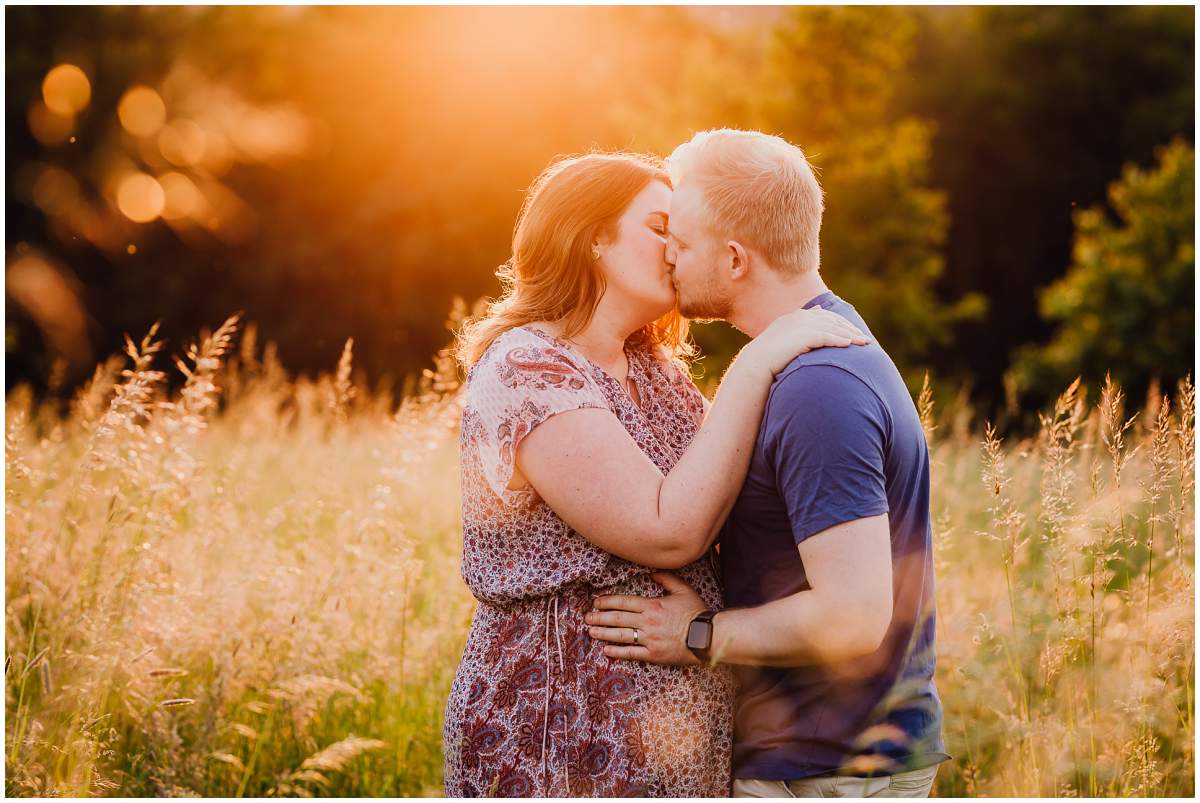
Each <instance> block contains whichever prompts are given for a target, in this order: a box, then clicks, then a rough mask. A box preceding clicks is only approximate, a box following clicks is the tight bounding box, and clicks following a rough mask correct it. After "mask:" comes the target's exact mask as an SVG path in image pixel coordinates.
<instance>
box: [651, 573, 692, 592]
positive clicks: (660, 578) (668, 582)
mask: <svg viewBox="0 0 1200 803" xmlns="http://www.w3.org/2000/svg"><path fill="white" fill-rule="evenodd" d="M650 576H651V577H652V578H653V579H654V582H656V583H658V584H659V585H660V586H662V587H663V588H665V589H666V590H667V593H668V594H679V593H681V592H688V591H691V590H692V587H691V586H690V585H688V584H687V583H685V582H683V581H682V580H680V579H679V577H678V576H677V575H674V574H671V572H655V573H654V574H652V575H650Z"/></svg>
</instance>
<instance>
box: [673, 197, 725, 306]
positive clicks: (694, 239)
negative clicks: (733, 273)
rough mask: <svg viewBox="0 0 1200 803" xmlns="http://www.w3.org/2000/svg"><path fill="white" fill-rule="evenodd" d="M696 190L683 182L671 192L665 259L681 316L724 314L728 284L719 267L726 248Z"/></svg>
mask: <svg viewBox="0 0 1200 803" xmlns="http://www.w3.org/2000/svg"><path fill="white" fill-rule="evenodd" d="M707 218H708V211H707V209H706V207H705V204H704V199H703V197H701V195H700V193H699V192H698V191H696V190H693V189H691V188H689V187H688V185H687V183H686V182H685V183H684V184H683V185H682V186H681V187H679V188H678V189H676V190H675V192H674V194H673V195H672V196H671V216H670V220H669V223H668V226H669V228H670V236H669V237H668V238H667V255H666V256H667V263H668V264H670V265H671V266H672V281H673V282H674V284H675V292H676V294H677V296H678V303H679V312H680V314H682V315H683V316H684V317H685V318H710V319H711V318H727V317H728V316H729V314H730V312H731V311H732V307H733V304H732V301H731V299H730V288H729V287H728V285H727V282H726V280H725V279H724V278H723V277H724V271H723V270H722V263H723V261H724V260H723V257H724V256H725V252H726V249H725V247H724V243H723V240H722V238H720V237H718V236H717V235H716V234H714V233H713V230H712V226H711V225H710V223H711V221H709V220H708V219H707Z"/></svg>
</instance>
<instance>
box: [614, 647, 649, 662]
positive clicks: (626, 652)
mask: <svg viewBox="0 0 1200 803" xmlns="http://www.w3.org/2000/svg"><path fill="white" fill-rule="evenodd" d="M604 654H605V655H607V656H608V657H609V658H624V659H625V660H627V661H649V660H650V650H649V649H647V648H646V647H618V646H616V645H614V644H607V645H605V647H604Z"/></svg>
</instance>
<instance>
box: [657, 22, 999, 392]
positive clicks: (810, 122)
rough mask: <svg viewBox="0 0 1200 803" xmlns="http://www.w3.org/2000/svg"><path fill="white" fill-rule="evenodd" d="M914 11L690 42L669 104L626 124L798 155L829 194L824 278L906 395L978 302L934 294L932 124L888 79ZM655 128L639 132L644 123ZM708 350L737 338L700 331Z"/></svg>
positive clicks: (940, 206)
mask: <svg viewBox="0 0 1200 803" xmlns="http://www.w3.org/2000/svg"><path fill="white" fill-rule="evenodd" d="M916 31H917V26H916V22H915V19H914V16H913V12H911V11H910V10H907V9H899V8H889V9H880V8H870V9H867V8H805V9H795V10H792V11H791V12H789V13H788V14H787V16H786V17H785V18H784V19H782V20H780V21H779V23H778V24H777V26H776V27H775V28H774V31H773V32H772V33H771V34H770V35H769V36H768V37H766V41H763V39H764V37H763V36H762V34H761V33H759V32H756V31H752V32H749V33H747V34H745V35H744V36H743V37H741V38H740V39H738V40H736V41H734V40H732V39H728V38H727V39H724V40H721V41H713V40H711V39H699V40H697V41H695V42H694V43H693V45H692V47H691V48H690V49H689V51H688V58H687V59H686V60H685V62H684V63H683V64H682V65H681V73H682V74H683V75H686V76H688V78H687V80H686V81H685V82H683V83H682V84H681V85H680V86H678V87H675V88H674V89H675V92H674V94H673V95H670V96H662V97H654V98H651V103H650V104H649V105H648V107H647V108H646V109H645V110H644V113H643V115H642V116H641V117H640V118H637V119H636V122H637V125H638V126H640V127H641V128H642V130H653V131H655V136H654V137H653V138H652V143H653V147H655V148H657V149H660V150H664V151H669V150H670V148H671V147H673V146H674V144H677V143H678V142H680V141H682V140H684V139H686V138H687V137H688V136H690V135H691V133H692V132H693V131H695V130H699V129H703V128H708V127H716V126H735V127H743V128H756V129H761V130H764V131H768V132H771V133H776V134H779V135H781V136H783V137H784V138H786V139H788V140H789V141H791V142H793V143H796V144H797V145H799V146H800V147H801V148H803V149H804V151H805V153H806V155H807V156H808V157H809V159H810V161H811V162H812V163H813V164H814V166H815V167H816V168H817V172H818V177H819V180H820V181H821V184H822V187H823V189H824V190H825V194H826V212H825V219H824V222H823V226H822V233H821V265H822V267H821V272H822V275H823V276H824V277H825V280H826V282H827V283H829V285H830V287H831V288H832V289H833V290H834V291H835V292H837V293H839V294H841V295H842V296H843V297H845V298H846V299H847V300H849V301H850V302H851V303H853V304H854V305H855V306H856V307H857V308H858V310H859V312H861V313H862V315H863V317H864V318H865V319H866V321H867V322H868V324H869V325H870V326H871V328H872V331H873V332H874V333H875V335H876V336H877V337H878V338H879V339H880V341H881V342H882V343H883V345H884V346H885V347H886V348H887V349H888V351H889V352H890V353H891V354H892V356H893V357H894V358H895V359H896V361H897V363H898V364H900V365H901V366H902V367H903V368H904V370H905V372H906V375H907V378H908V379H909V381H910V383H911V384H912V385H913V388H914V390H916V389H918V388H919V387H920V381H921V377H922V373H923V369H924V362H925V360H926V358H927V356H928V355H929V353H930V351H931V349H934V348H936V347H939V346H946V345H948V344H949V342H950V339H951V336H952V333H953V326H954V324H955V323H956V322H958V321H961V320H963V319H971V318H976V317H978V316H979V315H980V314H982V312H983V310H984V309H985V303H984V299H983V298H982V297H981V296H979V295H974V294H964V295H963V296H961V297H959V298H957V299H954V300H953V301H951V302H949V303H947V302H945V301H943V300H942V299H941V298H939V297H938V296H937V295H936V294H935V292H934V285H935V283H936V281H937V280H938V278H939V276H940V275H941V273H942V271H943V268H944V263H943V260H942V257H941V247H942V245H943V243H944V241H945V237H946V228H947V225H948V220H947V216H946V209H945V206H946V199H945V193H944V192H942V191H940V190H938V189H935V188H933V187H932V186H930V184H929V180H928V179H929V169H928V165H929V159H930V150H929V144H930V137H931V129H930V127H929V125H928V124H927V123H926V122H925V121H924V120H921V119H920V118H917V117H915V116H912V115H906V114H902V113H898V112H897V110H896V104H895V102H894V101H895V97H894V86H895V81H894V77H895V76H896V75H897V74H898V73H900V72H902V71H903V70H904V69H905V68H906V65H907V63H908V61H909V59H910V58H911V56H912V52H913V46H914V36H915V34H916ZM651 120H652V121H653V122H649V121H651ZM697 339H698V340H699V341H700V343H701V345H702V346H703V347H704V348H705V350H706V351H716V352H718V353H719V354H722V353H728V352H729V351H731V350H732V348H733V347H735V346H736V345H737V344H738V343H739V342H740V338H739V337H738V336H737V335H736V333H733V332H732V331H731V330H729V329H728V328H727V327H716V328H708V327H704V328H700V329H699V330H698V331H697Z"/></svg>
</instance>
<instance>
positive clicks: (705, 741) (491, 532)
mask: <svg viewBox="0 0 1200 803" xmlns="http://www.w3.org/2000/svg"><path fill="white" fill-rule="evenodd" d="M627 354H628V357H629V376H630V379H631V380H632V382H633V383H634V384H635V385H636V388H637V392H638V395H639V397H640V400H641V406H640V407H639V406H638V405H636V404H634V403H633V400H632V399H631V398H630V396H629V394H628V393H626V392H625V389H624V388H622V387H621V385H620V384H619V383H618V382H617V381H616V380H615V379H613V378H612V377H611V376H610V375H609V374H608V373H607V372H606V371H604V370H603V369H602V368H600V367H599V366H597V365H595V364H594V363H592V362H590V361H589V360H587V358H585V357H583V356H582V355H581V354H580V353H579V352H578V351H577V350H575V349H573V348H572V347H571V346H569V345H568V344H566V343H565V342H563V341H561V340H559V339H557V338H555V337H553V336H552V335H550V334H549V333H547V332H544V331H543V330H541V329H539V328H537V327H536V326H532V325H529V326H522V327H517V328H515V329H512V330H510V331H508V332H506V333H505V334H503V335H502V336H500V337H499V338H497V339H496V341H495V342H494V343H493V344H492V346H491V347H490V348H489V349H488V351H487V352H486V353H485V354H484V355H483V357H482V358H481V359H480V360H479V362H478V363H476V364H475V366H474V367H473V368H472V369H471V372H470V374H469V376H468V378H467V385H466V390H465V393H466V398H465V406H464V411H463V420H462V435H461V442H460V446H461V456H462V469H461V470H462V500H463V501H462V518H463V558H462V575H463V579H464V580H465V581H466V583H467V585H468V586H469V587H470V589H471V591H472V593H473V594H474V595H475V597H476V599H477V600H478V604H477V606H476V610H475V615H474V619H473V621H472V623H471V630H470V634H469V636H468V637H467V644H466V648H465V650H464V653H463V657H462V663H461V664H460V666H459V668H458V673H457V675H456V676H455V679H454V685H453V688H452V689H451V693H450V698H449V700H448V702H447V704H446V717H445V724H444V731H443V741H444V745H443V746H444V751H445V780H446V794H447V796H455V797H474V796H481V795H496V796H504V797H519V796H537V797H559V796H597V797H623V796H633V797H713V796H715V797H725V796H727V795H728V794H729V754H730V747H731V727H732V725H731V722H732V707H733V697H734V685H733V679H732V675H731V673H730V672H729V671H728V670H727V669H726V668H724V667H715V668H710V667H706V666H688V667H668V666H656V665H652V664H645V663H639V662H633V661H618V660H613V659H610V658H608V657H606V656H605V655H604V653H603V651H602V644H601V643H600V642H598V641H593V640H592V639H591V638H590V637H589V636H588V633H587V626H586V625H585V623H584V615H585V614H586V613H587V612H588V611H589V610H590V609H591V601H592V598H593V597H595V596H598V595H602V594H637V595H641V596H647V597H658V596H662V595H663V590H662V588H661V586H659V585H658V584H657V583H655V582H654V581H653V580H652V579H651V578H650V577H649V573H650V572H652V571H654V569H651V568H648V567H646V566H640V565H638V564H635V563H630V562H629V561H626V560H623V559H621V558H618V557H616V556H615V555H611V554H609V553H608V552H605V551H604V550H603V549H600V548H599V547H597V546H595V545H593V544H591V543H590V542H588V541H587V540H586V539H585V538H584V537H583V536H581V535H580V534H579V533H577V532H575V531H574V530H572V529H571V528H570V527H569V526H568V525H567V524H566V523H565V522H563V520H562V519H560V518H559V517H558V516H557V515H556V514H555V513H554V511H553V510H551V509H550V508H549V506H547V505H546V504H545V503H544V502H542V501H541V499H540V498H539V497H538V496H537V493H536V491H534V490H533V489H532V488H530V487H525V488H522V489H518V490H513V489H510V488H508V487H507V486H508V483H509V481H510V479H511V478H512V474H513V461H514V456H515V454H516V449H517V445H518V444H519V443H520V441H521V438H523V437H524V436H525V435H527V434H529V432H531V431H532V430H533V429H534V427H536V426H537V425H538V424H540V423H541V422H543V421H545V420H546V419H547V418H549V417H550V416H552V415H555V414H556V413H561V412H565V411H568V410H575V409H579V408H588V407H590V408H597V409H603V410H610V411H612V413H613V414H614V415H616V417H617V418H618V420H620V422H621V423H622V424H623V425H624V427H625V429H626V430H627V431H628V432H629V434H630V435H631V436H632V437H633V439H634V440H635V441H636V442H637V444H638V445H639V446H640V447H641V448H642V450H643V451H644V452H645V453H646V454H647V455H648V456H649V457H650V459H651V460H653V461H654V463H655V464H656V465H657V466H658V467H659V469H661V470H662V471H663V472H664V473H665V472H667V471H669V470H670V469H671V467H672V466H673V465H674V464H675V462H676V461H677V460H678V459H679V457H680V456H681V455H682V454H683V452H684V450H685V449H686V448H687V446H688V444H689V443H690V442H691V440H692V438H693V437H694V436H695V434H696V431H697V429H698V428H699V425H700V422H701V419H702V418H703V415H704V407H705V401H704V398H703V396H701V394H700V392H699V391H698V390H697V389H696V387H695V385H693V384H692V382H691V381H690V379H689V378H688V377H687V376H686V375H685V373H684V372H683V371H682V370H681V369H680V368H679V367H678V366H676V365H674V364H673V363H670V362H667V361H664V360H660V359H657V358H656V357H655V356H653V355H652V354H650V353H649V352H648V351H643V350H636V349H629V350H627ZM613 503H614V504H619V503H620V501H619V500H613ZM678 573H679V575H680V576H681V577H682V578H683V579H684V580H685V581H686V582H687V583H688V584H690V585H691V586H692V587H693V588H694V589H696V591H697V592H698V593H699V594H700V596H701V597H703V599H704V601H705V602H706V603H707V604H708V605H709V606H710V607H712V608H714V609H716V608H719V607H720V606H721V602H722V599H721V597H722V594H721V587H720V584H719V581H718V578H717V570H716V567H715V562H714V561H713V559H712V556H711V555H709V556H706V557H705V558H704V559H702V560H700V561H697V562H695V563H692V564H690V565H688V566H685V567H684V568H682V569H680V570H679V572H678Z"/></svg>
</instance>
